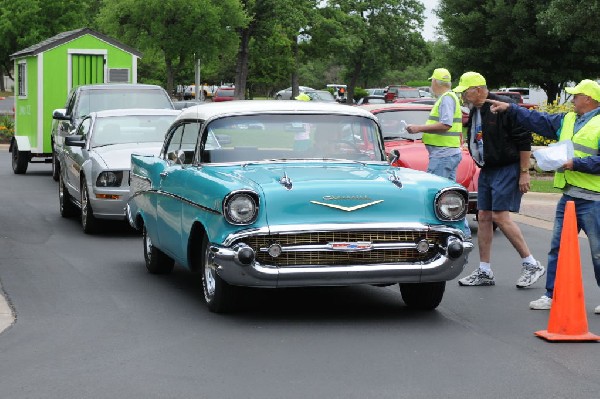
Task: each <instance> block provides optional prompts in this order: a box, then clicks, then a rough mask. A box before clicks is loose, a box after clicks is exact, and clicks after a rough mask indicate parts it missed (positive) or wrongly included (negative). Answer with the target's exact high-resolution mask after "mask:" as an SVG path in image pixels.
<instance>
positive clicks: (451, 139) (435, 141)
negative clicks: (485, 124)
mask: <svg viewBox="0 0 600 399" xmlns="http://www.w3.org/2000/svg"><path fill="white" fill-rule="evenodd" d="M444 96H450V97H452V98H453V99H454V116H453V118H452V126H451V127H450V129H448V130H447V131H445V132H424V133H423V139H422V140H423V143H425V144H427V145H434V146H437V147H460V138H461V136H462V127H463V126H462V112H461V111H460V102H459V101H458V97H457V96H456V94H454V92H453V91H452V90H449V91H447V92H445V93H444V94H442V95H441V96H440V98H438V99H437V101H436V102H435V104H434V106H433V108H432V109H431V113H430V114H429V119H427V122H426V123H425V124H426V125H433V124H434V123H438V122H439V121H440V104H441V103H442V99H443V98H444Z"/></svg>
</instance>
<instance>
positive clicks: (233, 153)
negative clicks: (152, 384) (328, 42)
mask: <svg viewBox="0 0 600 399" xmlns="http://www.w3.org/2000/svg"><path fill="white" fill-rule="evenodd" d="M130 187H131V195H132V196H131V199H130V200H129V202H128V204H127V209H126V213H127V217H128V219H129V222H130V224H131V225H132V226H133V227H135V228H137V229H140V230H142V231H143V240H144V257H145V261H146V268H147V269H148V271H149V272H150V273H169V272H170V271H171V270H172V269H173V267H174V263H175V262H177V263H178V264H180V265H182V266H183V267H185V268H187V269H189V270H191V271H197V272H200V273H202V289H203V292H204V297H205V299H206V303H207V305H208V307H209V309H210V310H211V311H214V312H225V311H229V310H232V309H233V308H234V307H235V305H236V294H237V293H238V291H239V288H238V287H239V286H249V287H292V286H340V285H354V284H372V285H391V284H396V283H399V285H400V292H401V295H402V298H403V300H404V302H405V303H406V304H407V305H408V306H411V307H414V308H418V309H434V308H436V307H437V306H438V305H439V303H440V302H441V300H442V297H443V294H444V290H445V284H446V281H448V280H451V279H453V278H455V277H457V276H458V275H459V274H460V273H461V272H462V270H463V268H464V266H465V264H466V262H467V257H468V254H469V252H470V251H471V250H472V248H473V245H472V243H471V242H470V241H468V240H466V239H465V237H464V235H463V233H462V230H461V225H462V224H463V220H464V218H465V214H466V211H467V203H468V193H467V191H466V189H465V188H464V187H462V186H461V185H459V184H456V183H454V182H452V181H450V180H447V179H443V178H440V177H437V176H434V175H431V174H427V173H424V172H420V171H415V170H410V169H405V168H396V167H392V166H390V164H389V161H388V159H387V158H386V156H385V152H384V146H383V139H382V135H381V129H380V126H379V124H378V122H377V119H376V117H375V116H374V115H373V114H371V113H370V112H368V111H365V110H361V109H357V108H356V107H348V106H344V105H339V104H324V103H311V102H302V101H235V102H229V103H227V104H223V103H214V104H202V105H198V106H195V107H191V108H188V109H186V110H184V111H183V112H182V113H181V114H180V115H179V116H178V117H177V119H176V120H175V122H174V123H173V124H172V125H171V127H170V128H169V130H168V132H167V135H166V138H165V143H164V145H163V148H162V151H161V153H160V155H158V156H147V155H132V157H131V183H130Z"/></svg>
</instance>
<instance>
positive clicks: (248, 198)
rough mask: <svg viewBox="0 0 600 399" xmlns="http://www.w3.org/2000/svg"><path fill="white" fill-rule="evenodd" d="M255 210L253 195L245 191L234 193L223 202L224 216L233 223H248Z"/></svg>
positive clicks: (256, 208) (256, 209) (254, 215)
mask: <svg viewBox="0 0 600 399" xmlns="http://www.w3.org/2000/svg"><path fill="white" fill-rule="evenodd" d="M257 212H258V207H257V206H256V201H255V199H254V197H253V196H252V195H250V194H247V193H239V194H234V195H232V196H231V197H229V198H228V199H227V201H226V203H225V217H226V218H227V220H228V221H229V222H230V223H233V224H250V223H252V222H253V221H254V219H255V218H256V214H257Z"/></svg>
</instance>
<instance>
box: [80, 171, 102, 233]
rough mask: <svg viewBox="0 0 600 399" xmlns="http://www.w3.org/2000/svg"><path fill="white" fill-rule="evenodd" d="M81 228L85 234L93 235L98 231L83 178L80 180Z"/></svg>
mask: <svg viewBox="0 0 600 399" xmlns="http://www.w3.org/2000/svg"><path fill="white" fill-rule="evenodd" d="M81 227H83V232H84V233H85V234H93V233H95V232H97V231H98V219H96V217H94V211H93V210H92V204H90V196H89V193H88V189H87V183H86V180H85V177H84V178H83V179H82V180H81Z"/></svg>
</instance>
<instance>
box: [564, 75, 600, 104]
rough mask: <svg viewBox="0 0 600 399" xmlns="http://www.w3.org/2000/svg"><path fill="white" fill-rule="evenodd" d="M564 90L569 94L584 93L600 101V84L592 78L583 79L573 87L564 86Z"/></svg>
mask: <svg viewBox="0 0 600 399" xmlns="http://www.w3.org/2000/svg"><path fill="white" fill-rule="evenodd" d="M565 91H566V92H567V93H569V94H584V95H586V96H589V97H592V98H593V99H594V100H596V101H600V85H598V83H596V82H594V81H593V80H589V79H583V80H582V81H581V82H579V84H578V85H577V86H575V87H565Z"/></svg>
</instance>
